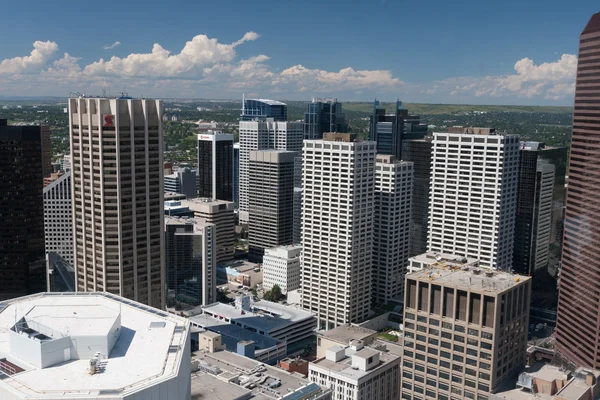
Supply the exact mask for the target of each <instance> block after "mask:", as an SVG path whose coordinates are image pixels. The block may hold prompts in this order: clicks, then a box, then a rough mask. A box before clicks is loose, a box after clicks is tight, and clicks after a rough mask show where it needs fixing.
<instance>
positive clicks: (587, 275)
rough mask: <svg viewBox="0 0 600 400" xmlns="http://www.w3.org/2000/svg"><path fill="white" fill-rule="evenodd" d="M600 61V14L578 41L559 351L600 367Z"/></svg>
mask: <svg viewBox="0 0 600 400" xmlns="http://www.w3.org/2000/svg"><path fill="white" fill-rule="evenodd" d="M598 63H600V13H597V14H594V15H593V16H592V18H591V19H590V20H589V22H588V24H587V25H586V27H585V29H584V30H583V32H582V33H581V38H580V41H579V63H578V66H577V83H576V87H575V110H574V113H573V136H572V141H571V158H570V162H569V187H568V190H567V207H566V215H565V230H564V242H563V253H562V270H561V275H560V276H561V279H560V287H559V295H558V317H557V331H556V350H557V352H558V353H559V354H560V355H562V356H563V357H564V358H566V359H568V360H569V361H571V362H573V363H574V364H575V365H577V366H584V367H591V368H600V330H599V329H598V326H599V324H600V295H598V291H599V290H600V287H599V286H600V258H598V254H597V250H598V247H600V197H599V196H598V183H599V182H600V167H599V162H600V124H598V123H597V121H599V120H600V108H599V107H598V104H597V102H598V99H600V91H599V90H598V89H597V83H596V82H598V80H600V69H598V66H597V64H598ZM595 121H596V122H595Z"/></svg>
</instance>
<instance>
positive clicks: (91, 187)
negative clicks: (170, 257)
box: [69, 97, 166, 308]
mask: <svg viewBox="0 0 600 400" xmlns="http://www.w3.org/2000/svg"><path fill="white" fill-rule="evenodd" d="M162 112H163V111H162V102H161V101H159V100H146V99H144V100H132V99H130V98H120V99H105V98H85V97H80V98H72V99H69V127H70V128H69V130H70V135H71V156H72V170H71V173H72V197H73V226H74V228H73V230H74V235H75V243H74V264H75V268H76V275H77V277H76V285H77V290H78V291H86V292H96V291H106V292H110V293H114V294H118V295H120V296H123V297H125V298H128V299H132V300H135V301H138V302H140V303H144V304H147V305H150V306H152V307H156V308H164V307H165V287H166V285H165V269H164V267H165V264H164V262H165V260H164V227H163V224H164V213H163V202H164V201H163V185H162V184H163V137H162V122H161V121H162V118H161V117H162Z"/></svg>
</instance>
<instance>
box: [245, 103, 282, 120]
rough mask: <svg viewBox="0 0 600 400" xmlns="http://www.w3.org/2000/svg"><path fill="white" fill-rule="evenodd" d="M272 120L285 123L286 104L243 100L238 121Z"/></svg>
mask: <svg viewBox="0 0 600 400" xmlns="http://www.w3.org/2000/svg"><path fill="white" fill-rule="evenodd" d="M266 118H272V119H273V121H287V104H285V103H282V102H281V101H277V100H269V99H243V100H242V114H241V116H240V121H254V120H256V119H259V120H264V119H266Z"/></svg>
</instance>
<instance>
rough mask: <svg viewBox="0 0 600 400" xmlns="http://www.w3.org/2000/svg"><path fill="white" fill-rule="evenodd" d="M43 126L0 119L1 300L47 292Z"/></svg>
mask: <svg viewBox="0 0 600 400" xmlns="http://www.w3.org/2000/svg"><path fill="white" fill-rule="evenodd" d="M42 170H43V169H42V141H41V133H40V127H39V126H10V125H8V123H7V120H6V119H0V226H1V228H0V300H4V299H10V298H13V297H18V296H23V295H26V294H30V293H37V292H40V291H44V290H46V261H45V251H44V203H43V197H42V188H43V179H42V178H43V177H42Z"/></svg>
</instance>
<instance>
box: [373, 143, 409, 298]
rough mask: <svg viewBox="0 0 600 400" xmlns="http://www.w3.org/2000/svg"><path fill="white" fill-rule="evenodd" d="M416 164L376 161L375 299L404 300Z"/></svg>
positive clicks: (390, 158)
mask: <svg viewBox="0 0 600 400" xmlns="http://www.w3.org/2000/svg"><path fill="white" fill-rule="evenodd" d="M412 188H413V163H412V162H407V161H396V157H394V156H391V155H378V156H377V158H376V164H375V221H374V227H373V302H374V303H375V304H381V303H386V304H387V303H388V302H389V301H391V300H395V301H397V302H398V303H401V302H402V300H403V294H404V275H405V274H406V266H407V265H408V257H409V255H410V217H411V201H412Z"/></svg>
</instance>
